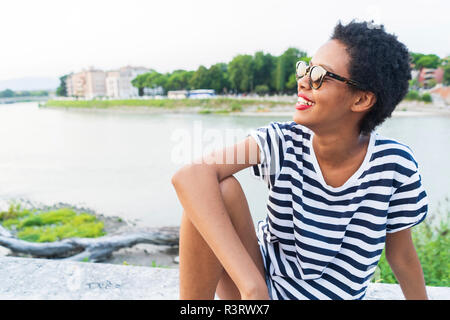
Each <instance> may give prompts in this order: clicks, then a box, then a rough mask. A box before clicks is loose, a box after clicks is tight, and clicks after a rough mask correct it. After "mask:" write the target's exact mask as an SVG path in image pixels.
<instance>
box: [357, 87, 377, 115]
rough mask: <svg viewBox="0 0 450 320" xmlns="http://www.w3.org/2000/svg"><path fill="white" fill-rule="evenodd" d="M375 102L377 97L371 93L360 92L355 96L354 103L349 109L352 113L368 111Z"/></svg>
mask: <svg viewBox="0 0 450 320" xmlns="http://www.w3.org/2000/svg"><path fill="white" fill-rule="evenodd" d="M376 102H377V97H376V96H375V94H374V93H373V92H370V91H360V92H359V93H357V94H356V99H355V103H354V104H353V105H352V107H351V109H352V111H354V112H364V111H369V109H370V108H372V106H373V105H374V104H375V103H376Z"/></svg>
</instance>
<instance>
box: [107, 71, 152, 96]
mask: <svg viewBox="0 0 450 320" xmlns="http://www.w3.org/2000/svg"><path fill="white" fill-rule="evenodd" d="M149 71H150V70H149V69H147V68H143V67H131V66H126V67H122V68H120V69H119V70H113V71H109V72H107V73H106V79H105V86H106V96H107V97H110V98H115V99H130V98H135V97H138V96H139V91H138V89H137V88H136V87H134V86H133V84H132V83H131V81H132V80H133V79H134V78H136V77H137V76H138V75H140V74H143V73H146V72H149Z"/></svg>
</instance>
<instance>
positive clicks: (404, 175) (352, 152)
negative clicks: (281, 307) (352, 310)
mask: <svg viewBox="0 0 450 320" xmlns="http://www.w3.org/2000/svg"><path fill="white" fill-rule="evenodd" d="M296 68H297V70H296V72H297V80H298V97H299V98H298V102H297V104H296V106H295V111H294V116H293V120H294V121H293V122H284V123H279V122H272V123H270V124H269V125H268V126H266V127H263V128H259V129H257V130H255V131H253V132H252V133H251V134H250V135H249V136H248V137H247V138H246V139H245V140H244V141H242V142H241V143H238V144H236V145H235V146H232V147H230V148H226V149H225V150H223V152H222V153H213V154H212V155H211V156H212V157H217V159H216V160H222V158H221V154H222V155H223V154H227V153H229V152H234V153H237V152H238V151H239V150H242V149H245V151H246V153H245V155H246V158H245V160H246V161H245V163H244V164H237V163H226V164H218V163H222V162H221V161H216V162H214V163H212V164H211V162H212V161H203V162H202V163H200V164H191V165H187V166H185V167H183V168H182V169H180V170H179V171H178V172H177V173H175V175H174V176H173V178H172V183H173V185H174V187H175V189H176V192H177V195H178V197H179V200H180V202H181V204H182V206H183V208H184V211H183V217H182V222H181V229H180V298H181V299H213V298H214V296H215V294H217V295H218V296H219V298H221V299H269V298H270V299H362V298H363V297H364V294H365V292H366V289H367V285H368V283H369V282H370V279H371V277H372V276H373V273H374V271H375V268H376V265H377V263H378V261H379V258H380V255H381V253H382V250H383V248H384V247H385V250H386V258H387V260H388V262H389V264H390V266H391V268H392V270H393V272H394V274H395V276H396V278H397V280H398V282H399V283H400V286H401V288H402V290H403V293H404V296H405V297H406V298H407V299H426V298H427V295H426V291H425V283H424V279H423V273H422V268H421V266H420V262H419V260H418V258H417V254H416V251H415V248H414V245H413V243H412V240H411V233H410V227H412V226H413V225H416V224H417V223H419V222H421V221H422V220H423V219H424V218H425V216H426V213H427V196H426V193H425V190H424V189H423V186H422V184H421V177H420V173H419V170H418V165H417V162H416V160H415V158H414V155H413V153H412V151H411V150H410V149H409V148H408V147H407V146H405V145H404V144H401V143H399V142H397V141H395V140H393V139H388V138H385V137H382V136H381V135H379V134H378V133H376V132H375V131H374V128H375V127H376V126H377V125H379V124H381V123H382V122H383V121H384V120H385V119H386V118H387V117H389V116H390V115H391V113H392V111H393V110H394V108H395V106H396V105H397V104H398V103H399V102H400V101H401V100H402V98H403V97H404V96H405V94H406V92H407V90H408V80H409V79H410V78H411V77H410V66H409V54H408V50H407V48H406V47H405V46H404V45H403V44H402V43H400V42H399V41H398V40H397V39H396V37H395V36H393V35H390V34H388V33H386V32H385V30H384V28H383V26H380V27H374V26H373V25H371V24H367V23H358V22H354V21H352V22H351V23H349V24H348V25H345V26H344V25H342V24H341V23H339V24H338V25H337V26H336V27H335V29H334V33H333V35H332V37H331V39H330V40H329V41H328V42H326V43H325V44H324V45H323V46H322V47H320V48H319V50H318V51H317V52H316V54H315V55H314V56H313V58H312V60H311V62H310V64H309V65H306V64H305V63H303V62H298V63H297V66H296ZM251 150H258V154H257V163H256V164H255V163H254V162H252V161H251V157H252V154H251ZM248 167H251V170H252V172H253V174H254V175H255V176H257V177H261V178H262V179H263V180H264V181H265V182H266V183H267V185H268V187H269V199H268V201H267V217H266V219H265V220H264V221H260V222H259V223H258V226H257V228H256V233H255V228H254V225H253V223H252V219H251V215H250V212H249V208H248V205H247V202H246V198H245V195H244V193H243V191H242V189H241V187H240V185H239V182H238V181H237V180H236V179H235V178H234V177H233V174H235V173H236V172H238V171H240V170H242V169H245V168H248Z"/></svg>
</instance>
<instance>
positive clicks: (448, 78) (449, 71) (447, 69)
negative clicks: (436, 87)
mask: <svg viewBox="0 0 450 320" xmlns="http://www.w3.org/2000/svg"><path fill="white" fill-rule="evenodd" d="M443 82H444V84H445V85H450V63H447V64H446V65H445V66H444V79H443Z"/></svg>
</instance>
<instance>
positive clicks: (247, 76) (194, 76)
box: [56, 47, 450, 96]
mask: <svg viewBox="0 0 450 320" xmlns="http://www.w3.org/2000/svg"><path fill="white" fill-rule="evenodd" d="M410 56H411V63H412V64H413V66H414V69H417V70H419V69H421V68H437V67H442V68H443V69H444V83H445V84H450V63H448V62H449V58H448V57H447V58H444V59H441V58H440V57H439V56H437V55H435V54H422V53H415V52H411V53H410ZM299 60H303V61H305V62H307V63H309V61H310V60H311V57H308V55H307V53H306V52H304V51H302V50H299V49H297V48H293V47H292V48H288V49H287V50H286V51H284V52H283V53H282V54H281V55H279V56H274V55H272V54H270V53H264V52H263V51H258V52H256V53H255V54H253V55H250V54H239V55H237V56H235V57H234V58H233V59H232V60H231V61H230V62H228V63H223V62H221V63H216V64H214V65H212V66H211V67H209V68H207V67H205V66H203V65H201V66H200V67H198V68H197V70H195V71H194V70H175V71H173V72H167V73H160V72H158V71H156V70H153V69H152V70H151V71H150V72H147V73H144V74H141V75H138V76H137V77H136V78H135V79H133V80H132V84H133V86H134V87H136V88H138V90H139V95H141V96H142V95H143V94H144V88H149V89H155V88H159V87H162V88H163V90H164V92H165V93H167V92H168V91H171V90H193V89H214V90H215V91H216V93H218V94H226V93H235V94H239V93H257V94H259V95H264V94H292V93H295V92H296V91H297V81H296V80H295V64H296V62H297V61H299ZM66 78H67V75H64V76H62V77H61V78H60V82H61V84H60V86H59V87H58V89H57V91H56V94H57V95H58V96H66V95H67V91H66V85H65V81H66Z"/></svg>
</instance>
